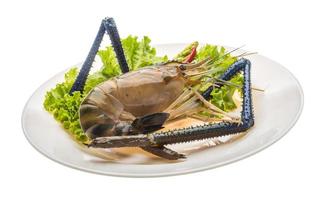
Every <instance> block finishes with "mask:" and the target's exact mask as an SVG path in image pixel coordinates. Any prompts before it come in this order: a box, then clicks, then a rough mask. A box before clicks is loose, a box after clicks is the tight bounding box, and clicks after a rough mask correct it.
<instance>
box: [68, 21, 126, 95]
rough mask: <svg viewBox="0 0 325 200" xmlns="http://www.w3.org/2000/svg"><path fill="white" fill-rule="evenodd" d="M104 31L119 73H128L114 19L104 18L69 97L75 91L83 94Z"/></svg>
mask: <svg viewBox="0 0 325 200" xmlns="http://www.w3.org/2000/svg"><path fill="white" fill-rule="evenodd" d="M105 31H106V32H107V34H108V35H109V37H110V40H111V43H112V46H113V48H114V51H115V54H116V58H117V60H118V63H119V65H120V68H121V71H122V72H123V73H126V72H128V71H129V67H128V64H127V62H126V59H125V55H124V51H123V48H122V44H121V40H120V36H119V34H118V31H117V27H116V24H115V22H114V19H113V18H108V17H106V18H105V19H103V20H102V22H101V24H100V27H99V30H98V33H97V35H96V38H95V41H94V42H93V44H92V46H91V49H90V51H89V53H88V56H87V58H86V60H85V62H84V63H83V65H82V67H81V69H80V72H79V74H78V76H77V78H76V80H75V82H74V83H73V85H72V88H71V90H70V92H69V94H70V95H72V93H73V92H75V91H80V92H83V90H84V86H85V83H86V80H87V77H88V74H89V71H90V69H91V67H92V64H93V62H94V59H95V57H96V54H97V52H98V49H99V47H100V44H101V42H102V40H103V37H104V34H105Z"/></svg>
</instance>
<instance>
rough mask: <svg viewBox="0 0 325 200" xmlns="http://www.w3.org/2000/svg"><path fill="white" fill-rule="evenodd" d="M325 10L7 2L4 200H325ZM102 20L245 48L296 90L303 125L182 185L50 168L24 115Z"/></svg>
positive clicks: (141, 31) (2, 39)
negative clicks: (282, 72)
mask: <svg viewBox="0 0 325 200" xmlns="http://www.w3.org/2000/svg"><path fill="white" fill-rule="evenodd" d="M321 2H322V1H313V0H309V1H292V2H290V1H274V0H273V1H268V2H263V1H250V0H247V1H229V0H224V1H204V0H198V1H190V0H187V1H184V2H182V1H177V2H176V1H175V0H174V1H167V0H164V1H147V2H142V1H132V2H131V1H130V2H126V1H122V0H115V1H111V2H110V1H108V0H106V1H94V0H93V1H88V2H87V3H84V2H83V1H64V2H59V1H53V2H46V1H32V0H30V1H7V2H6V1H1V2H0V60H1V62H0V70H1V71H0V87H1V98H0V101H1V104H0V105H1V108H0V119H1V120H0V125H1V128H0V135H1V144H0V149H1V150H0V159H1V161H0V169H1V170H0V175H1V176H0V191H1V193H0V195H1V199H18V198H19V199H22V198H26V199H56V200H58V199H88V200H89V199H120V198H129V199H137V198H143V199H152V198H154V199H167V198H172V199H191V198H193V199H228V198H229V199H275V198H281V199H282V198H285V199H289V198H290V199H300V198H301V199H324V198H325V195H324V191H323V190H324V185H325V183H324V182H325V181H324V179H325V172H324V171H325V165H324V157H325V156H324V152H325V151H324V150H325V148H324V146H325V145H324V143H325V136H324V135H325V131H324V128H323V126H324V125H325V123H324V115H325V114H324V111H325V109H324V97H325V95H324V83H325V80H324V79H325V78H324V77H325V74H324V72H325V70H324V67H325V66H324V48H325V39H324V37H325V31H324V19H325V12H324V8H325V7H324V5H322V4H321ZM105 16H113V17H114V18H115V21H116V22H117V24H118V27H119V31H120V34H121V36H122V37H124V36H126V35H128V34H134V35H149V36H150V37H151V38H152V41H153V43H166V42H191V41H193V40H198V41H205V42H211V43H217V44H223V45H228V46H235V47H236V46H240V45H242V44H246V49H248V50H252V51H258V52H259V53H261V54H263V55H266V56H268V57H270V58H272V59H274V60H276V61H278V62H280V63H281V64H283V65H284V66H286V67H287V68H288V69H289V70H290V71H291V72H293V74H294V75H295V76H296V77H297V78H298V80H300V83H301V85H302V87H303V89H304V93H305V107H304V111H303V113H302V116H301V118H300V119H299V121H298V123H297V124H296V126H295V127H294V128H293V129H292V130H291V131H290V132H289V134H288V135H286V136H285V137H284V138H282V139H281V140H280V141H279V142H277V143H276V144H274V145H272V146H271V147H269V148H268V149H266V150H264V151H262V152H260V153H258V154H256V155H254V156H252V157H249V158H247V159H245V160H242V161H239V162H236V163H233V164H230V165H227V166H224V167H221V168H217V169H213V170H208V171H204V172H199V173H194V174H188V175H181V176H176V177H166V178H147V179H133V178H118V177H107V176H102V175H95V174H90V173H86V172H82V171H78V170H74V169H71V168H68V167H65V166H62V165H60V164H57V163H55V162H53V161H51V160H49V159H47V158H45V157H44V156H43V155H41V154H40V153H38V152H37V151H36V150H35V149H33V147H32V146H31V145H30V144H29V143H28V142H27V140H26V139H25V137H24V135H23V132H22V130H21V125H20V117H21V112H22V109H23V106H24V104H25V102H26V101H27V99H28V97H29V96H30V95H31V94H32V92H33V91H34V90H35V89H36V88H37V87H38V86H39V85H40V84H42V83H43V82H44V81H46V80H47V79H48V78H50V77H51V76H53V75H54V74H56V73H57V72H60V71H61V70H63V69H66V68H67V67H69V66H71V65H73V64H75V63H77V62H80V61H82V60H83V59H84V58H85V56H86V55H87V53H88V50H89V48H90V45H91V43H92V41H93V39H94V36H95V34H96V32H97V30H98V26H99V23H100V20H101V19H102V18H103V17H105ZM271 123H272V122H270V124H271Z"/></svg>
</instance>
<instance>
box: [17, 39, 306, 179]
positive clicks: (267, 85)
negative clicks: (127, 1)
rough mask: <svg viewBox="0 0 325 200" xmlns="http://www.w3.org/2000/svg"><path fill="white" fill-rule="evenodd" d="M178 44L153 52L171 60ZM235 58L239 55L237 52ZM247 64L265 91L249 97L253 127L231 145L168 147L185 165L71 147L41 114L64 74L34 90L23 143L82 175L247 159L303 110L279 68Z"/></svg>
mask: <svg viewBox="0 0 325 200" xmlns="http://www.w3.org/2000/svg"><path fill="white" fill-rule="evenodd" d="M183 47H184V45H182V44H168V45H158V46H157V52H159V53H160V54H167V55H169V56H172V55H175V53H177V52H178V51H179V50H181V49H182V48H183ZM239 53H240V52H239ZM248 58H249V59H250V60H251V62H252V75H251V76H252V84H253V86H256V87H259V88H263V89H265V92H264V93H261V92H256V91H254V92H253V103H254V113H255V126H254V127H253V128H252V129H250V130H249V131H248V133H247V134H244V135H242V137H239V138H237V139H236V140H228V139H229V138H221V139H220V140H221V141H224V143H223V144H218V140H208V141H201V142H195V143H189V144H178V145H172V146H170V147H171V148H173V149H176V150H178V151H179V152H183V153H185V154H187V155H188V156H187V159H186V160H185V161H178V162H166V161H165V160H162V159H160V158H157V157H155V156H151V155H150V154H147V153H145V152H143V151H142V150H139V149H138V148H127V149H119V150H117V149H115V150H114V149H111V150H108V151H106V152H105V156H106V157H107V159H101V158H99V157H98V156H94V155H91V154H89V153H87V149H86V148H82V147H81V146H80V145H78V144H77V143H76V142H74V141H73V140H72V139H71V138H70V136H69V135H68V134H67V133H66V132H65V131H64V129H63V128H62V127H61V126H60V125H59V123H58V122H56V121H55V120H54V118H53V117H52V116H51V115H50V114H49V113H48V112H46V111H45V110H44V108H43V100H44V95H45V92H46V91H47V90H49V89H50V88H52V87H54V86H55V84H57V83H58V82H60V81H62V80H63V75H64V72H61V73H59V74H57V75H56V76H54V77H52V78H51V79H49V80H48V81H47V82H46V83H44V84H43V85H42V86H40V87H39V88H38V89H37V90H36V91H35V92H34V94H33V95H32V96H31V97H30V99H29V100H28V102H27V104H26V106H25V109H24V111H23V115H22V127H23V130H24V133H25V136H26V138H27V139H28V141H29V142H30V143H31V144H32V145H33V146H34V147H35V148H36V149H37V150H38V151H39V152H41V153H42V154H44V155H45V156H47V157H48V158H50V159H52V160H54V161H56V162H59V163H61V164H64V165H66V166H69V167H73V168H76V169H80V170H85V171H88V172H94V173H99V174H106V175H115V176H132V177H148V176H169V175H176V174H184V173H189V172H195V171H200V170H205V169H210V168H214V167H218V166H221V165H225V164H228V163H231V162H234V161H237V160H240V159H242V158H245V157H247V156H250V155H252V154H254V153H256V152H258V151H260V150H262V149H264V148H266V147H267V146H269V145H271V144H273V143H274V142H276V141H277V140H279V139H280V138H281V137H282V136H284V135H285V134H286V133H287V132H288V131H289V129H290V128H291V127H292V126H293V125H294V124H295V122H296V121H297V119H298V117H299V115H300V113H301V111H302V108H303V92H302V89H301V87H300V85H299V83H298V81H297V80H296V79H295V77H294V76H293V75H292V74H291V73H290V72H289V71H288V70H286V69H285V68H284V67H283V66H281V65H280V64H278V63H276V62H274V61H272V60H270V59H268V58H266V57H264V56H261V55H253V56H250V57H248Z"/></svg>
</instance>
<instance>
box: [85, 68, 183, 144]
mask: <svg viewBox="0 0 325 200" xmlns="http://www.w3.org/2000/svg"><path fill="white" fill-rule="evenodd" d="M182 73H183V72H182V71H181V70H180V68H179V65H177V64H174V65H168V64H167V65H165V64H161V65H157V66H149V67H145V68H141V69H139V70H137V71H132V72H128V73H125V74H122V75H121V76H118V77H114V78H112V79H110V80H108V81H105V82H103V83H102V84H99V85H98V86H96V87H95V88H94V89H93V90H92V91H90V93H89V94H88V95H87V96H86V98H85V99H84V101H83V102H82V103H81V106H80V124H81V126H82V129H83V130H84V131H85V133H86V134H87V135H88V137H90V138H91V139H94V138H97V137H103V136H115V135H130V134H136V133H142V132H144V131H148V130H144V129H151V130H152V129H158V128H160V127H161V125H162V123H163V122H164V121H165V120H166V119H167V118H168V116H169V114H168V113H162V112H163V111H164V110H165V109H166V108H167V107H168V106H170V105H171V104H172V103H173V102H174V101H175V100H176V99H177V97H179V96H180V95H181V94H182V92H183V89H184V87H185V84H186V79H185V78H184V76H183V74H182ZM149 115H151V117H152V118H151V119H150V120H151V121H150V122H148V123H149V124H150V125H149V124H147V125H140V124H136V123H135V122H136V121H135V120H136V119H137V118H138V119H140V118H141V117H144V116H147V118H148V116H149ZM152 120H155V121H154V122H152ZM133 122H134V123H133ZM132 123H133V125H132ZM143 126H147V127H143ZM149 126H150V127H149ZM158 126H159V127H158Z"/></svg>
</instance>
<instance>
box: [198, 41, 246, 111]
mask: <svg viewBox="0 0 325 200" xmlns="http://www.w3.org/2000/svg"><path fill="white" fill-rule="evenodd" d="M207 57H210V58H211V59H212V65H211V69H216V70H215V73H213V74H211V76H213V77H216V78H218V77H219V76H220V75H221V74H223V73H224V72H225V71H226V70H227V69H228V68H229V66H230V65H232V64H233V63H234V62H236V61H237V57H234V56H232V55H231V54H228V53H227V52H226V49H225V48H224V47H222V46H216V45H210V44H207V45H204V46H203V47H201V48H200V49H199V50H198V53H197V55H196V57H195V60H196V61H201V60H204V59H206V58H207ZM229 82H231V83H233V85H224V86H223V87H221V88H214V89H213V91H212V92H211V96H212V98H211V100H210V102H211V103H212V104H214V105H215V106H217V107H219V108H220V109H222V110H224V111H226V112H229V111H232V110H234V109H236V104H235V102H234V100H233V95H234V93H235V91H237V90H238V87H236V86H234V85H242V84H243V76H242V74H241V73H239V74H237V75H236V76H235V77H233V78H232V79H231V80H230V81H229ZM210 85H211V84H209V83H208V84H205V85H203V86H202V87H201V88H200V91H204V90H205V89H207V88H208V87H209V86H210Z"/></svg>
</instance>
